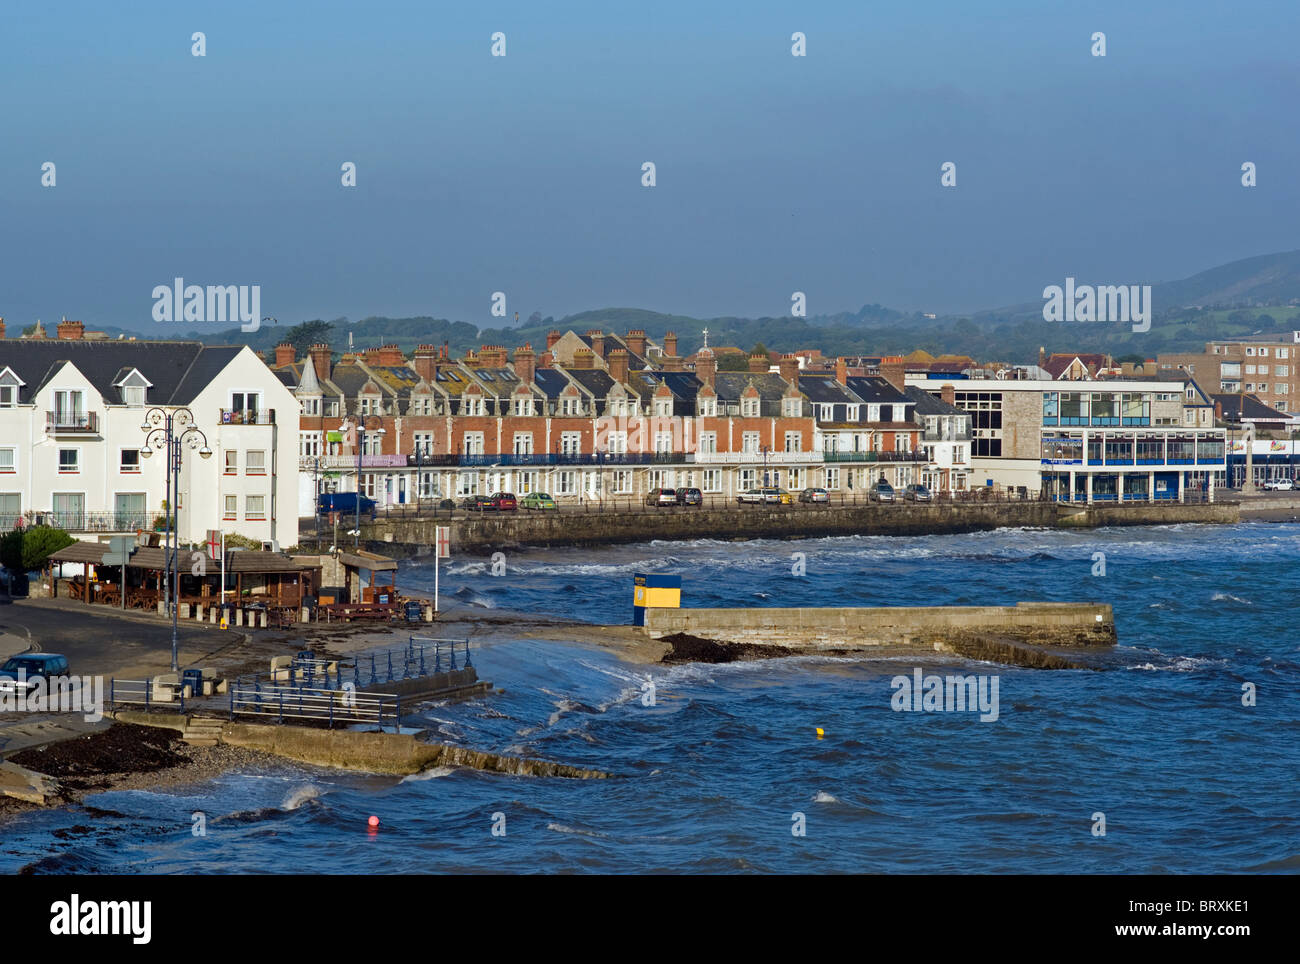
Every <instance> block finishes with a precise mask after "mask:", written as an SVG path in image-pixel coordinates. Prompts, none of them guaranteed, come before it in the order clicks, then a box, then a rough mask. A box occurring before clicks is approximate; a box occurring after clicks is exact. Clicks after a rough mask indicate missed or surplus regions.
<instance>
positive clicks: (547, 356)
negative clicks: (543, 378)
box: [537, 351, 555, 368]
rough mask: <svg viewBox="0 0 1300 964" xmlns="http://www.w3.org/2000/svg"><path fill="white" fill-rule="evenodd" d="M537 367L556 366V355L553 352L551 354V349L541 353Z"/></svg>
mask: <svg viewBox="0 0 1300 964" xmlns="http://www.w3.org/2000/svg"><path fill="white" fill-rule="evenodd" d="M537 367H538V368H554V367H555V356H554V355H553V354H551V353H550V352H549V351H544V352H542V354H541V355H540V356H538V359H537Z"/></svg>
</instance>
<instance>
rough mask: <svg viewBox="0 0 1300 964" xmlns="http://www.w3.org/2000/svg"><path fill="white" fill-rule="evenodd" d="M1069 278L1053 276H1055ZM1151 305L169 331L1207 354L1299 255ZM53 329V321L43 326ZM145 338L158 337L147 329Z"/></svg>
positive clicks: (981, 353) (264, 345)
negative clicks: (1064, 313) (1207, 346)
mask: <svg viewBox="0 0 1300 964" xmlns="http://www.w3.org/2000/svg"><path fill="white" fill-rule="evenodd" d="M1077 280H1078V282H1079V283H1080V284H1086V283H1114V279H1091V278H1079V279H1077ZM1063 281H1064V279H1056V280H1055V281H1054V282H1053V283H1056V284H1060V283H1062V282H1063ZM1129 283H1135V284H1141V283H1144V282H1141V281H1131V282H1129ZM1146 283H1150V282H1146ZM1151 301H1152V305H1153V318H1152V325H1151V330H1150V331H1148V332H1134V331H1132V330H1131V326H1130V325H1127V324H1120V323H1106V322H1078V323H1063V322H1048V321H1045V320H1044V319H1043V317H1042V306H1043V302H1042V300H1041V299H1040V300H1035V301H1028V302H1024V303H1022V304H1019V305H1013V306H1008V307H1005V308H997V309H991V310H987V311H980V312H975V313H972V314H970V315H944V316H939V317H933V318H932V317H929V316H927V315H923V314H919V313H916V312H903V311H898V310H895V309H892V308H888V307H886V306H883V305H878V304H867V305H863V306H862V307H861V308H859V309H858V310H857V311H841V312H835V313H829V314H818V315H811V316H809V317H807V318H795V317H789V316H786V317H762V318H743V317H734V316H723V317H713V318H696V317H692V316H689V315H680V314H669V313H664V312H659V311H654V310H651V309H647V308H634V307H621V308H620V307H613V308H599V309H593V310H589V311H582V312H578V313H576V314H571V315H566V316H562V317H559V318H555V317H551V316H545V317H543V315H542V313H541V312H540V311H534V312H533V313H532V315H531V316H530V317H529V318H528V319H527V320H526V321H524V322H522V323H521V324H520V325H518V326H501V327H488V328H482V329H480V328H479V327H478V326H477V325H475V324H472V323H469V322H464V321H452V320H449V319H446V318H434V317H412V318H387V317H382V316H374V317H369V318H364V319H361V320H360V321H355V322H351V321H349V320H348V319H346V318H336V319H333V320H330V321H325V320H323V319H316V320H313V321H310V322H303V323H302V324H299V325H293V326H290V325H284V324H274V325H268V326H265V327H263V328H261V329H259V330H258V331H256V332H243V331H241V330H240V329H238V328H228V329H224V330H221V331H205V330H200V329H191V330H190V331H187V332H185V333H184V334H181V333H179V332H174V333H172V332H169V333H168V334H167V336H166V337H168V338H178V337H183V338H197V339H199V340H202V341H205V342H208V343H210V344H231V343H235V344H238V343H247V344H249V345H250V346H251V347H253V348H254V349H256V350H259V351H270V350H271V349H273V348H274V347H275V345H276V344H278V343H279V342H281V341H285V340H289V341H293V342H294V343H295V344H297V346H298V348H299V349H300V351H301V350H304V349H305V348H306V346H307V345H309V344H311V343H313V342H315V341H321V340H323V341H327V342H328V343H329V344H330V345H331V347H333V348H334V349H335V350H336V351H347V350H348V349H349V347H350V345H351V347H354V348H356V349H357V350H361V349H364V348H367V347H373V346H377V345H381V344H390V343H395V344H398V345H400V346H401V347H402V348H403V349H404V350H407V351H409V350H410V349H412V348H414V347H415V346H416V345H418V344H422V343H427V344H435V345H443V344H446V345H447V346H448V348H449V350H450V351H452V352H453V353H455V354H457V355H459V354H461V353H463V352H465V351H466V350H468V349H471V348H477V347H478V346H479V345H482V344H500V345H505V346H506V347H507V348H509V349H513V348H515V347H516V346H518V345H522V344H524V343H525V342H529V343H531V344H533V345H534V346H535V347H536V346H539V345H544V344H545V342H546V334H547V332H549V331H551V330H552V329H558V330H560V331H565V330H568V329H573V330H575V331H577V332H579V333H582V332H586V331H587V330H589V329H593V328H600V329H602V330H604V331H614V332H620V333H622V332H626V331H628V330H629V329H634V328H640V329H644V330H645V331H646V333H647V334H648V335H649V336H650V337H651V338H652V339H655V340H658V339H660V338H662V337H663V335H664V333H665V332H668V331H675V332H676V333H677V336H678V344H679V351H680V352H682V353H683V354H689V353H691V352H694V351H695V350H696V349H698V348H699V347H700V345H701V344H702V343H703V334H702V333H703V330H704V329H705V328H707V329H708V331H709V343H710V344H711V345H713V346H723V345H733V346H737V347H740V348H743V349H746V350H748V349H750V348H752V347H753V346H755V345H757V344H761V345H763V346H765V347H766V348H768V349H770V350H774V351H792V350H795V349H801V348H819V349H821V351H822V352H823V353H825V354H827V355H839V354H859V353H861V354H888V353H905V352H908V351H911V350H913V349H916V348H921V349H924V350H926V351H928V352H930V353H932V354H936V355H937V354H943V353H954V354H962V355H970V356H972V357H974V358H978V359H981V360H997V361H1011V362H1018V361H1029V360H1032V359H1034V358H1036V357H1037V352H1038V349H1039V347H1044V348H1046V349H1047V350H1048V351H1066V350H1070V351H1075V350H1077V351H1103V352H1109V353H1111V354H1113V355H1116V356H1126V355H1133V356H1141V357H1144V358H1146V357H1154V356H1155V355H1156V354H1157V353H1159V352H1170V351H1199V350H1200V349H1201V348H1202V347H1203V345H1204V342H1206V341H1207V340H1211V339H1220V338H1232V337H1240V336H1244V335H1250V334H1256V333H1264V332H1277V331H1283V330H1290V329H1291V328H1292V327H1297V328H1300V321H1297V316H1298V315H1300V251H1287V252H1279V253H1275V254H1266V255H1259V256H1255V257H1250V258H1243V259H1241V260H1239V261H1233V262H1231V263H1229V264H1225V265H1220V266H1217V267H1214V268H1210V269H1208V270H1206V271H1201V272H1199V273H1197V274H1194V275H1192V276H1191V277H1188V278H1184V279H1181V280H1178V281H1170V282H1164V283H1155V284H1153V285H1152V298H1151ZM88 327H90V328H94V329H97V330H102V331H105V332H107V333H108V334H109V335H110V336H113V337H116V336H118V335H119V334H122V335H124V336H126V337H130V336H132V335H136V336H138V335H139V333H138V332H128V331H125V330H124V329H119V328H114V327H111V326H104V325H95V324H94V323H93V322H91V321H88ZM178 327H179V326H178ZM52 328H53V325H47V329H52ZM14 334H17V332H12V333H11V337H12V335H14ZM349 336H351V342H350V345H349ZM145 337H160V336H159V335H157V334H153V333H146V335H145Z"/></svg>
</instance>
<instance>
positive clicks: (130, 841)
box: [0, 523, 1300, 874]
mask: <svg viewBox="0 0 1300 964" xmlns="http://www.w3.org/2000/svg"><path fill="white" fill-rule="evenodd" d="M501 563H504V571H503V572H501V569H502V566H501ZM1298 564H1300V525H1294V524H1271V523H1243V524H1240V525H1233V526H1197V525H1179V526H1170V527H1152V528H1113V529H1096V530H1086V531H1057V530H1035V529H1001V530H997V531H991V532H981V533H973V534H965V535H935V536H921V537H909V538H899V537H873V536H855V537H839V538H824V539H809V540H796V541H761V540H760V541H749V542H718V541H711V540H697V541H693V542H649V543H642V544H636V545H628V546H619V547H609V548H595V549H578V548H563V549H525V550H519V551H516V552H511V553H508V554H506V555H505V557H504V559H500V558H499V559H497V560H496V564H495V566H494V562H493V560H491V559H489V558H487V557H466V558H460V559H453V560H451V561H449V562H444V563H443V568H442V572H441V589H442V592H443V596H442V601H443V604H444V606H446V607H451V608H455V609H458V610H460V611H461V612H462V614H470V615H473V614H475V613H482V614H484V615H489V614H490V615H493V616H499V615H503V614H507V613H511V612H522V613H532V614H541V615H546V616H554V617H563V618H573V619H579V620H585V621H589V622H592V623H597V624H610V623H627V622H629V621H630V620H631V617H632V598H633V588H632V586H633V575H634V573H637V572H657V573H670V574H677V575H680V576H681V579H682V605H684V606H875V605H977V604H997V605H1006V604H1013V603H1015V602H1017V601H1020V600H1059V601H1097V602H1105V603H1110V604H1111V605H1112V606H1113V607H1114V612H1115V620H1116V625H1117V629H1118V635H1119V644H1118V647H1117V649H1116V650H1115V652H1114V653H1113V654H1111V655H1110V656H1109V657H1108V658H1107V659H1106V660H1105V661H1104V663H1103V668H1102V669H1099V670H1068V671H1050V670H1031V669H1019V668H1011V667H1007V666H1001V665H994V664H988V663H980V662H971V661H968V660H962V659H957V658H946V657H942V656H940V655H938V654H936V655H935V656H934V657H933V658H929V659H927V660H925V661H923V662H918V661H917V660H916V659H915V658H900V659H879V658H876V659H870V658H844V657H832V656H807V657H792V658H782V659H773V660H763V661H756V662H741V663H729V664H717V665H703V664H686V665H654V666H640V665H635V664H631V663H627V662H624V661H622V660H620V659H619V658H618V657H617V656H615V655H613V654H612V653H611V652H608V651H605V650H602V649H599V648H594V647H592V646H589V645H578V644H574V643H564V642H550V641H538V640H529V639H524V638H518V639H508V640H505V641H501V642H496V643H492V644H490V645H483V646H479V647H476V648H475V649H474V650H473V658H474V662H475V665H476V666H477V668H478V671H479V674H480V676H481V678H483V679H487V680H491V681H492V683H493V684H494V685H495V686H496V687H497V688H498V689H497V691H495V692H493V693H491V694H490V695H487V696H484V697H483V698H481V699H476V700H474V701H472V702H468V703H459V704H449V705H438V704H433V705H425V706H423V707H421V708H419V710H418V716H415V717H413V718H412V719H411V720H410V721H409V722H411V723H412V724H413V725H416V726H419V727H422V728H427V729H428V730H430V731H431V733H432V734H433V736H434V737H435V738H436V739H438V740H442V741H446V742H450V743H454V744H459V745H464V746H467V747H472V748H475V749H483V750H491V751H496V752H500V753H509V754H520V755H529V756H537V757H542V758H545V759H550V760H556V761H560V762H563V763H570V764H576V765H580V766H585V767H590V768H594V769H600V770H604V771H608V772H610V773H612V774H613V777H612V778H611V779H607V780H585V781H583V780H570V779H558V778H538V777H518V776H506V775H501V774H492V773H484V772H479V771H475V770H469V769H452V768H438V769H433V770H430V771H428V772H425V773H422V774H419V775H418V776H410V777H406V778H404V779H398V778H394V777H381V776H370V775H363V774H349V773H340V772H330V771H325V770H320V769H316V768H311V767H305V766H298V765H293V764H287V763H286V764H276V765H273V766H267V767H261V766H259V767H257V768H254V769H248V770H241V771H238V772H230V773H226V774H224V775H222V776H220V777H217V778H215V779H212V780H210V781H206V782H203V783H200V784H196V785H192V786H188V787H184V788H180V789H175V788H169V789H166V790H159V791H146V790H132V791H117V792H109V793H102V794H99V795H96V796H95V797H92V798H90V799H89V800H88V801H87V802H86V805H85V806H78V807H71V808H67V809H62V810H50V811H40V812H32V813H27V814H22V815H18V816H16V817H14V818H11V819H8V820H7V821H6V822H5V824H4V826H3V831H2V834H0V872H4V873H14V872H17V871H20V870H27V871H29V872H36V873H127V874H130V873H162V874H195V873H202V874H210V873H211V874H220V873H312V874H330V873H364V874H384V873H438V872H475V873H478V872H485V873H492V872H506V873H536V872H561V873H583V872H598V873H617V874H640V873H728V874H730V873H850V872H872V873H876V872H879V873H995V874H998V873H1031V874H1035V873H1156V874H1162V873H1192V872H1195V873H1294V872H1296V871H1298V870H1300V781H1298V780H1297V775H1298V774H1300V697H1298V696H1297V693H1298V691H1300V635H1298V634H1297V631H1296V628H1295V621H1294V619H1293V615H1294V613H1295V612H1296V602H1297V595H1298V594H1300V578H1297V565H1298ZM494 568H495V570H496V571H498V572H500V573H501V574H499V575H494V574H493V571H494ZM398 584H399V586H402V587H407V588H414V589H420V590H428V591H432V588H433V569H432V563H431V561H430V560H429V559H428V558H426V559H424V560H423V561H417V562H414V563H409V564H404V565H403V567H402V569H401V571H400V572H399V574H398ZM497 629H498V631H499V627H497ZM917 669H920V670H922V672H923V674H926V675H940V676H945V675H961V676H969V675H975V676H977V677H983V678H986V680H993V679H996V681H997V694H998V712H997V714H996V719H988V718H987V717H988V716H990V715H991V714H987V713H986V714H981V713H979V712H972V711H971V710H970V709H969V708H967V709H959V708H956V707H949V708H946V709H945V708H942V704H940V705H938V706H932V707H931V708H930V709H928V710H927V709H926V707H925V706H924V705H922V704H921V703H920V702H919V701H918V703H917V705H916V706H915V707H911V706H910V705H906V706H903V707H901V708H900V707H899V705H898V701H897V700H896V699H895V696H896V695H897V694H898V693H899V692H900V691H901V685H900V684H899V683H898V678H899V677H905V678H909V679H913V678H914V673H915V671H916V670H917ZM196 815H201V818H202V819H199V816H196ZM371 816H374V817H377V818H378V826H377V827H372V826H370V820H369V818H370V817H371ZM200 830H202V833H200V832H199V831H200Z"/></svg>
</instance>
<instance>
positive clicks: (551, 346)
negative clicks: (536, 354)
mask: <svg viewBox="0 0 1300 964" xmlns="http://www.w3.org/2000/svg"><path fill="white" fill-rule="evenodd" d="M562 337H563V336H562V335H561V334H560V333H559V332H558V331H555V330H554V329H552V330H550V331H548V332H547V333H546V350H547V351H549V352H553V351H554V350H555V343H556V342H557V341H559V340H560V339H561V338H562Z"/></svg>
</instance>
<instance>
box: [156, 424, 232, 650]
mask: <svg viewBox="0 0 1300 964" xmlns="http://www.w3.org/2000/svg"><path fill="white" fill-rule="evenodd" d="M140 431H142V432H144V433H145V439H144V446H143V447H142V448H141V449H140V455H141V457H142V458H146V459H147V458H149V457H150V455H152V454H153V453H154V452H164V451H165V453H166V456H165V457H166V463H165V468H164V471H165V473H166V476H167V509H168V512H167V514H166V516H165V517H164V518H165V519H166V526H167V528H166V537H167V549H166V553H165V555H166V568H165V570H164V573H165V575H166V577H167V594H166V596H165V597H164V598H165V599H166V601H167V605H168V606H169V607H170V608H171V613H172V672H173V673H175V672H178V671H179V670H180V645H179V642H178V632H177V625H176V620H177V617H178V615H179V613H180V605H179V596H180V591H181V577H180V567H179V566H177V565H176V550H177V549H178V548H179V547H180V532H179V530H180V513H179V512H178V511H177V505H176V503H177V502H178V501H179V496H180V487H181V476H180V473H181V446H182V444H184V445H188V446H189V447H190V448H191V449H196V450H197V451H198V453H199V456H200V457H201V458H204V459H210V458H212V449H210V448H208V437H207V436H206V435H205V434H204V433H203V431H202V429H200V428H199V427H198V426H197V425H195V424H194V413H193V412H191V411H190V410H189V409H188V408H177V409H173V410H171V411H166V410H164V409H161V408H153V409H150V410H149V412H148V414H146V415H145V417H144V422H143V424H141V426H140ZM222 589H225V586H222Z"/></svg>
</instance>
